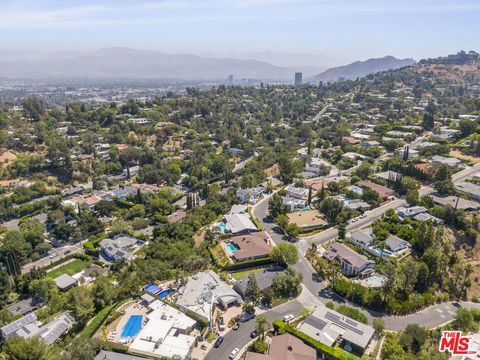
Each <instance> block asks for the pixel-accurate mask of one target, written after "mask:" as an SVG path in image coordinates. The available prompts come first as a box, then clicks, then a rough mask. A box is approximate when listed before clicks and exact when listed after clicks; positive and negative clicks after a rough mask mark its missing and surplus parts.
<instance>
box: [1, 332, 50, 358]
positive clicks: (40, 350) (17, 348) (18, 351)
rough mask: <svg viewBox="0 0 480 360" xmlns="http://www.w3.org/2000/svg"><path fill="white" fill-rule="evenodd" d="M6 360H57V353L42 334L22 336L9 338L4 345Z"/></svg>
mask: <svg viewBox="0 0 480 360" xmlns="http://www.w3.org/2000/svg"><path fill="white" fill-rule="evenodd" d="M4 351H5V355H6V357H5V359H6V360H55V359H57V358H58V357H57V354H56V353H55V350H54V348H53V347H52V346H50V345H47V343H46V342H45V341H43V339H42V338H41V337H40V336H34V337H31V338H29V339H23V338H22V337H20V336H13V337H10V338H8V340H7V342H6V343H5V346H4Z"/></svg>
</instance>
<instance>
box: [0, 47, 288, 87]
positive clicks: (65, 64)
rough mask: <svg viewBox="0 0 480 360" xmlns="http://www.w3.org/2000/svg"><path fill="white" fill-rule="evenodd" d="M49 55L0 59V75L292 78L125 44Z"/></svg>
mask: <svg viewBox="0 0 480 360" xmlns="http://www.w3.org/2000/svg"><path fill="white" fill-rule="evenodd" d="M62 55H63V56H58V57H52V58H48V59H46V58H31V59H28V60H25V55H24V56H23V58H22V60H17V61H6V60H3V61H0V77H3V78H8V79H15V78H22V79H165V80H168V79H174V80H224V79H226V78H227V77H228V75H229V74H233V75H234V77H235V78H236V79H240V78H252V79H258V80H292V81H293V72H292V70H290V69H287V68H283V67H280V66H275V65H272V64H269V63H267V62H263V61H257V60H239V59H219V58H209V57H201V56H195V55H188V54H185V55H183V54H182V55H174V54H166V53H162V52H158V51H150V50H135V49H129V48H106V49H100V50H97V51H94V52H90V53H84V54H79V55H77V54H72V55H71V56H65V55H64V54H62Z"/></svg>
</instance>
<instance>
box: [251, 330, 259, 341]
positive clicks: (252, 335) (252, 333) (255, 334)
mask: <svg viewBox="0 0 480 360" xmlns="http://www.w3.org/2000/svg"><path fill="white" fill-rule="evenodd" d="M258 335H260V334H259V332H258V330H257V329H255V330H253V331H252V332H251V333H250V337H251V338H252V339H254V338H256V337H257V336H258Z"/></svg>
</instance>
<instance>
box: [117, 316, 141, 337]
mask: <svg viewBox="0 0 480 360" xmlns="http://www.w3.org/2000/svg"><path fill="white" fill-rule="evenodd" d="M142 318H143V317H142V315H132V316H130V319H128V321H127V323H126V324H125V326H124V327H123V329H122V337H134V336H137V334H138V333H139V332H140V329H141V328H142Z"/></svg>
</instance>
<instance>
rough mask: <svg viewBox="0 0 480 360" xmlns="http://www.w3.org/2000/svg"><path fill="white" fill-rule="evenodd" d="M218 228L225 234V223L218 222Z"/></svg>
mask: <svg viewBox="0 0 480 360" xmlns="http://www.w3.org/2000/svg"><path fill="white" fill-rule="evenodd" d="M218 230H220V232H221V233H222V234H225V233H226V232H227V225H225V223H223V222H222V223H220V224H218Z"/></svg>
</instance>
